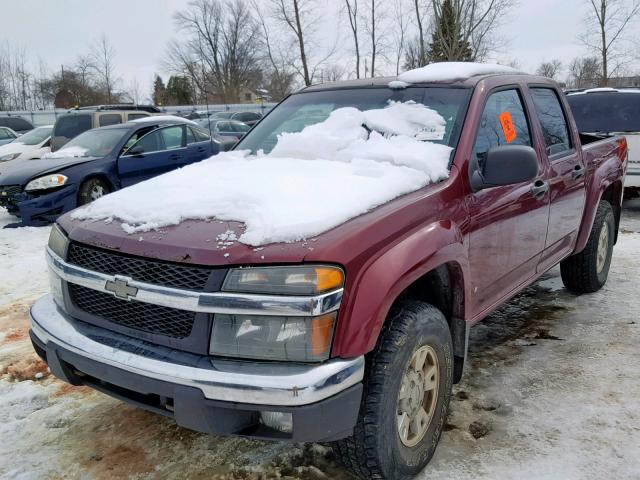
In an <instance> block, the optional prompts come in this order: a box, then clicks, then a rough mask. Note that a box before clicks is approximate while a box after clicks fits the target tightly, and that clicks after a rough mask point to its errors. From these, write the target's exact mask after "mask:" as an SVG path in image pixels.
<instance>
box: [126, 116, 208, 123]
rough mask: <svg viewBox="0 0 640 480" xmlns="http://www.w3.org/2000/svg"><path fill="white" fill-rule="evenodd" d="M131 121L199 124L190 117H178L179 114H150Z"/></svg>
mask: <svg viewBox="0 0 640 480" xmlns="http://www.w3.org/2000/svg"><path fill="white" fill-rule="evenodd" d="M129 121H130V122H131V123H150V122H176V123H191V124H193V125H197V123H196V122H194V121H193V120H189V119H188V118H184V117H178V116H177V115H150V116H148V117H140V118H136V119H135V120H129Z"/></svg>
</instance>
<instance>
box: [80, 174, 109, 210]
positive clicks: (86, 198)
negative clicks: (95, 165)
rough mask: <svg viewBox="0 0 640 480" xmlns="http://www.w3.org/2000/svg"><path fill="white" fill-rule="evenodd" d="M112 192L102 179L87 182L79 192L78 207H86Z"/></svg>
mask: <svg viewBox="0 0 640 480" xmlns="http://www.w3.org/2000/svg"><path fill="white" fill-rule="evenodd" d="M109 192H111V187H110V186H109V184H108V183H107V182H106V181H104V180H102V179H101V178H96V177H94V178H90V179H88V180H85V181H84V182H83V183H82V185H80V189H79V190H78V205H86V204H87V203H91V202H93V201H94V200H97V199H98V198H100V197H102V196H104V195H106V194H107V193H109Z"/></svg>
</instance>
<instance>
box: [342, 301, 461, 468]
mask: <svg viewBox="0 0 640 480" xmlns="http://www.w3.org/2000/svg"><path fill="white" fill-rule="evenodd" d="M422 346H430V347H432V349H433V350H434V351H435V355H436V357H437V360H438V368H437V371H438V373H439V378H440V381H439V386H438V389H437V392H438V393H437V396H436V400H435V408H434V410H433V416H432V417H431V422H430V424H429V426H428V428H427V430H426V433H425V434H424V437H422V439H421V440H420V441H419V443H417V445H415V446H413V447H407V446H406V445H405V444H403V443H402V441H401V438H400V434H399V432H398V425H397V412H398V395H399V391H400V385H401V383H402V379H403V376H404V373H405V371H406V369H407V366H408V365H409V362H410V361H411V359H412V357H413V354H414V352H416V351H417V350H418V349H419V348H421V347H422ZM367 363H368V367H367V373H366V375H365V379H364V391H363V396H362V403H361V405H360V413H359V418H358V421H357V424H356V427H355V429H354V434H353V436H351V437H349V438H346V439H344V440H340V441H338V442H335V443H334V445H333V448H334V451H335V452H336V454H337V456H338V458H339V459H340V460H341V462H342V463H343V464H344V465H345V466H346V467H347V468H348V469H349V470H350V471H351V472H352V473H354V474H355V475H356V476H358V477H360V478H366V479H369V478H381V479H406V478H412V477H414V476H415V475H416V474H418V473H419V472H420V471H421V470H422V469H423V468H424V467H425V466H426V465H427V463H429V460H431V457H432V456H433V454H434V452H435V449H436V446H437V444H438V440H439V439H440V434H441V433H442V427H443V425H444V422H445V419H446V416H447V409H448V408H449V399H450V397H451V386H452V379H453V346H452V342H451V333H450V331H449V327H448V325H447V321H446V319H445V318H444V315H443V314H442V313H441V312H440V311H439V310H438V309H437V308H435V307H433V306H432V305H429V304H426V303H423V302H416V301H411V302H406V303H403V304H402V305H401V306H400V307H399V308H398V309H397V310H396V311H395V312H393V313H392V314H391V316H390V318H389V319H388V320H387V322H386V324H385V327H384V329H383V331H382V333H381V335H380V339H379V341H378V345H377V347H376V349H375V350H374V351H373V352H372V353H371V355H370V357H369V358H368V359H367Z"/></svg>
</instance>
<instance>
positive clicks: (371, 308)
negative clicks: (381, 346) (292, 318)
mask: <svg viewBox="0 0 640 480" xmlns="http://www.w3.org/2000/svg"><path fill="white" fill-rule="evenodd" d="M467 258H468V257H467V247H466V244H465V243H464V240H463V235H462V233H461V231H460V229H459V228H458V226H457V225H455V224H454V223H453V222H451V221H448V220H446V221H439V222H435V223H432V224H430V225H426V226H423V227H421V228H419V229H417V230H414V231H412V232H411V233H410V234H409V235H407V236H405V237H404V238H402V239H401V240H400V241H398V242H397V243H395V244H394V245H393V246H391V248H389V249H387V250H386V251H384V252H383V253H382V254H381V255H379V256H377V257H374V258H372V259H371V260H370V261H369V262H368V263H367V264H366V265H364V266H363V267H362V268H361V269H360V271H359V272H358V274H357V276H356V278H354V279H353V280H352V281H351V282H350V283H351V285H353V286H354V288H353V289H352V290H351V289H349V288H348V287H347V289H346V292H345V296H344V298H343V308H342V309H341V312H340V319H339V322H338V326H337V327H338V328H337V331H336V336H335V340H334V345H333V354H334V355H335V356H340V357H345V358H346V357H354V356H358V355H362V354H365V353H367V352H369V351H371V350H373V348H374V347H375V345H376V342H377V340H378V335H379V334H380V330H381V329H382V325H383V324H384V321H385V319H386V317H387V314H388V313H389V309H390V308H391V306H392V304H393V302H394V301H395V300H396V298H397V297H398V295H400V293H401V292H402V291H404V290H405V289H406V288H407V287H408V286H409V285H411V284H412V283H413V282H414V281H416V280H417V279H418V278H420V277H422V276H423V275H424V274H426V273H428V272H430V271H431V270H433V269H435V268H436V267H439V266H441V265H443V264H445V263H448V262H455V263H456V264H457V265H458V266H459V267H460V269H461V270H462V274H463V276H465V277H466V274H467V272H468V271H469V264H468V260H467ZM465 297H466V295H465Z"/></svg>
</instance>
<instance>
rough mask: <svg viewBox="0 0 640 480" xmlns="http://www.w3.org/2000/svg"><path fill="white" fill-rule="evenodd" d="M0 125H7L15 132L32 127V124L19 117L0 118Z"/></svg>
mask: <svg viewBox="0 0 640 480" xmlns="http://www.w3.org/2000/svg"><path fill="white" fill-rule="evenodd" d="M0 126H2V127H9V128H10V129H12V130H15V131H17V132H24V131H26V130H31V129H33V125H31V123H29V122H27V121H26V120H25V119H24V118H20V117H4V118H0Z"/></svg>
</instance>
